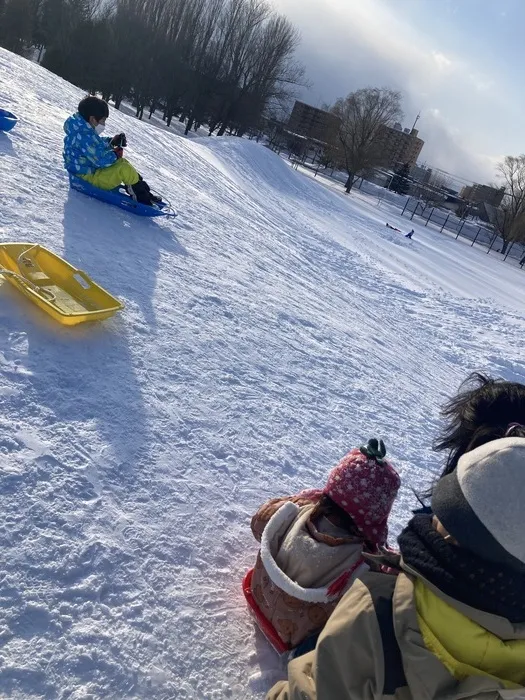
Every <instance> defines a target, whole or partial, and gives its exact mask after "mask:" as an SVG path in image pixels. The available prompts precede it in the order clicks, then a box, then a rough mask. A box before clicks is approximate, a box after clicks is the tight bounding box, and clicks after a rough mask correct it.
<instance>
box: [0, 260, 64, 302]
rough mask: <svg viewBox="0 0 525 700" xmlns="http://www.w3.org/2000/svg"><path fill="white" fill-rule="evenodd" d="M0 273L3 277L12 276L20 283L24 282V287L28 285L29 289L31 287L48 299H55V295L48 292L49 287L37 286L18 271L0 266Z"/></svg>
mask: <svg viewBox="0 0 525 700" xmlns="http://www.w3.org/2000/svg"><path fill="white" fill-rule="evenodd" d="M0 275H3V276H4V277H14V278H15V279H16V280H17V281H18V282H20V284H25V285H26V287H29V289H31V290H32V291H33V292H34V293H35V294H38V295H39V296H41V297H46V296H47V297H48V299H49V301H56V297H55V295H54V294H53V292H50V291H49V289H43V288H42V287H39V286H38V285H37V284H35V283H34V282H31V280H28V279H27V277H24V276H23V275H19V274H18V272H13V271H12V270H7V269H6V268H5V267H0Z"/></svg>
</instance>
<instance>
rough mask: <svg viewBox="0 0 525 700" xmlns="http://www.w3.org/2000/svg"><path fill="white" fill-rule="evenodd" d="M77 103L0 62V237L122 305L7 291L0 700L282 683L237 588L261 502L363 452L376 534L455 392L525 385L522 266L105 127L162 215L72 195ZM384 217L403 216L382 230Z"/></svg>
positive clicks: (190, 144)
mask: <svg viewBox="0 0 525 700" xmlns="http://www.w3.org/2000/svg"><path fill="white" fill-rule="evenodd" d="M81 96H82V93H81V91H80V90H78V89H77V88H75V87H73V86H71V85H69V84H68V83H66V82H64V81H62V80H61V79H59V78H58V77H56V76H54V75H52V74H50V73H48V72H46V71H45V70H43V69H42V68H40V67H38V66H37V65H34V64H31V63H29V62H27V61H25V60H24V59H22V58H19V57H15V56H13V55H12V54H9V53H7V52H5V51H0V106H1V107H4V108H7V109H9V110H11V111H13V112H15V113H16V114H17V115H18V116H19V118H20V122H19V124H18V125H17V127H16V128H15V130H14V131H12V132H11V133H10V134H8V135H6V134H0V164H1V171H0V172H1V185H0V241H4V242H5V241H17V240H18V241H25V240H27V241H32V242H38V243H41V244H43V245H45V246H47V247H49V248H51V249H52V250H54V251H55V252H56V253H58V254H59V255H62V256H64V257H65V258H67V259H68V260H69V261H70V262H71V263H72V264H74V265H76V266H77V267H79V268H81V269H84V270H86V271H87V272H88V274H90V275H91V276H92V277H93V278H94V279H95V280H96V281H97V282H99V283H100V284H102V285H103V286H104V287H106V288H107V289H108V290H110V291H111V292H112V293H114V294H115V295H116V296H118V297H119V298H120V299H121V300H123V301H124V303H125V305H126V308H125V310H124V311H123V312H122V313H120V314H119V315H117V316H115V317H114V318H113V319H112V320H110V321H106V322H104V323H101V324H98V325H91V326H85V327H77V328H73V329H65V328H62V327H60V326H59V325H58V324H56V323H54V322H53V321H52V320H51V319H49V318H48V317H46V316H45V315H44V314H43V313H42V312H41V311H39V310H38V309H37V308H36V307H33V306H32V305H31V304H30V302H29V301H27V300H26V299H25V298H24V297H23V296H22V295H20V294H19V293H18V292H17V291H16V290H15V289H13V288H12V287H11V286H10V285H8V284H7V283H4V284H2V285H1V286H0V489H1V491H0V493H1V505H2V508H1V515H0V557H1V560H2V566H1V568H0V645H1V646H0V697H9V698H31V697H38V698H60V699H62V698H64V699H65V698H71V699H75V700H80V699H84V698H97V699H98V698H101V699H102V698H103V699H108V698H109V699H111V698H148V699H150V698H151V699H159V700H167V699H168V698H170V699H171V698H176V699H177V700H190V699H191V700H203V699H208V698H209V699H212V700H222V699H223V698H232V699H234V700H235V699H239V700H241V699H242V700H251V699H255V698H262V697H263V696H264V692H265V691H266V690H267V689H268V688H269V686H270V685H271V683H272V682H273V681H274V680H276V679H278V678H279V677H282V676H283V674H284V664H283V662H282V661H280V660H279V659H278V658H277V656H276V655H275V654H274V653H273V652H272V651H271V650H270V649H269V648H268V645H267V644H266V642H265V641H264V639H263V638H262V637H261V635H260V633H258V632H257V633H256V632H255V630H254V625H253V623H252V621H251V619H250V617H249V616H248V614H247V611H246V608H245V605H244V600H243V597H242V593H241V587H240V583H241V579H242V577H243V575H244V573H245V571H246V570H247V568H249V567H250V566H251V565H253V563H254V560H255V556H256V552H257V545H256V543H255V541H254V540H253V539H252V536H251V533H250V528H249V523H250V516H251V514H252V513H253V512H254V511H255V509H256V508H257V507H258V506H259V505H260V504H261V503H262V502H263V501H265V499H267V498H269V497H272V496H276V495H284V494H290V493H295V492H297V491H298V490H300V489H301V488H303V487H307V486H319V485H321V484H322V483H323V480H324V478H325V476H326V473H327V471H328V469H329V468H330V467H331V466H332V465H334V464H335V463H336V462H337V460H338V459H339V458H340V457H341V456H342V455H343V454H344V453H345V451H346V450H347V449H349V448H351V447H353V446H356V445H359V444H361V443H362V442H363V441H364V440H366V439H367V438H368V437H370V436H374V435H377V436H381V437H383V438H384V439H385V441H386V443H387V446H388V448H389V454H390V456H391V458H392V460H393V461H394V463H395V464H396V466H397V468H398V470H399V471H400V473H401V474H402V477H403V487H402V491H401V494H400V499H399V501H398V503H397V504H396V506H395V510H394V513H393V516H392V520H391V530H392V533H393V534H395V533H397V532H398V531H399V528H400V527H401V526H402V524H403V523H404V522H405V521H406V519H407V518H408V516H409V511H410V508H411V506H412V505H413V504H414V502H415V500H414V497H413V494H412V491H411V488H412V487H413V488H416V489H418V488H422V487H424V486H426V485H428V483H429V481H430V480H431V478H432V474H433V473H435V472H436V471H437V470H438V469H439V467H440V459H441V458H440V457H439V456H436V455H434V454H433V453H432V451H431V443H432V439H433V438H434V437H435V435H436V432H437V430H438V427H439V410H438V409H439V405H440V404H441V403H442V402H443V400H444V398H445V397H447V396H449V395H450V394H451V393H453V392H454V391H455V390H456V388H457V387H458V385H459V383H460V382H461V380H463V379H464V378H465V376H466V375H467V373H469V372H470V371H472V370H474V369H478V368H481V369H485V370H488V371H489V372H491V373H493V374H496V375H500V376H504V377H506V378H508V379H516V380H520V381H525V376H524V375H525V368H524V364H523V338H524V337H525V323H524V319H523V302H524V294H523V281H524V279H525V278H524V276H523V273H522V272H521V270H519V269H517V268H513V267H511V266H509V265H506V264H505V265H504V264H503V263H501V262H499V261H498V260H496V259H494V258H491V257H490V256H487V255H485V254H484V253H483V251H480V250H476V249H472V248H469V247H468V246H467V245H465V244H464V243H462V242H461V241H454V240H453V239H451V238H450V237H447V236H443V235H440V234H439V233H437V232H436V231H432V230H428V229H424V228H422V227H420V226H418V225H417V224H416V225H415V226H414V228H415V231H416V232H415V235H414V239H413V240H412V241H408V240H406V239H405V238H404V237H403V236H402V234H399V233H396V232H394V231H390V230H388V229H386V227H385V222H386V221H389V222H390V223H391V224H392V225H394V226H397V227H398V228H400V229H402V230H403V231H405V230H408V229H407V226H409V227H410V228H412V224H411V222H407V221H406V220H404V219H402V218H400V217H399V216H397V215H396V213H395V211H394V209H392V208H389V207H388V206H386V205H383V206H381V207H378V206H376V202H375V200H374V199H373V198H366V197H363V196H361V195H359V193H356V194H355V195H354V194H353V195H351V196H350V197H346V196H344V194H342V193H341V192H340V191H339V192H333V191H330V190H329V189H328V188H326V187H325V186H323V185H322V184H321V183H319V182H317V181H314V180H313V179H311V178H308V177H306V176H305V175H304V174H301V173H297V172H295V171H293V170H292V169H291V168H290V167H289V165H288V164H287V163H286V162H285V161H283V160H281V159H280V158H279V157H278V156H276V155H275V154H274V153H272V152H271V151H269V150H268V149H266V148H265V147H263V146H262V145H257V144H255V143H252V142H250V141H247V140H241V139H230V138H223V139H215V138H210V139H204V138H194V139H191V140H189V139H184V138H181V137H180V136H177V135H175V134H174V133H172V132H170V131H169V130H166V129H161V128H158V127H156V126H153V125H152V124H150V123H148V122H147V121H145V122H144V123H141V122H139V121H137V120H135V119H133V118H132V117H129V116H125V115H123V114H121V113H119V112H117V111H112V112H111V116H110V119H108V132H109V133H117V132H119V131H121V130H123V131H125V132H126V134H127V136H128V142H129V144H130V147H129V149H127V156H128V158H129V159H130V160H131V161H132V162H133V163H135V164H136V165H137V167H138V168H139V169H140V171H141V172H142V174H143V175H144V177H145V178H146V179H147V180H148V182H150V183H151V184H152V185H153V186H155V187H156V188H157V189H158V190H160V191H161V192H162V193H163V194H164V195H165V196H166V197H167V198H168V199H169V200H170V201H171V202H172V203H173V204H174V206H175V207H176V209H177V210H178V212H179V218H178V219H176V220H175V221H172V222H168V221H160V222H159V221H144V220H142V219H139V218H138V217H134V216H133V215H131V214H127V213H126V212H123V211H121V210H119V209H117V208H114V207H111V206H109V205H107V204H103V203H101V202H98V201H95V200H93V199H89V198H87V197H86V196H84V195H82V194H79V193H77V192H71V191H70V190H69V187H68V181H67V177H66V174H65V173H64V171H63V169H62V160H61V148H62V137H63V133H62V123H63V121H64V119H65V118H66V117H67V116H68V115H69V114H70V113H71V112H73V111H74V110H75V108H76V104H77V103H78V101H79V98H81ZM397 211H399V210H397Z"/></svg>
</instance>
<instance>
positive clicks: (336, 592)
mask: <svg viewBox="0 0 525 700" xmlns="http://www.w3.org/2000/svg"><path fill="white" fill-rule="evenodd" d="M304 508H308V509H312V506H303V508H299V506H297V505H296V504H295V503H285V504H284V505H283V506H282V507H281V508H279V510H278V511H277V512H276V513H275V514H274V515H273V516H272V517H271V518H270V520H269V521H268V524H267V525H266V527H265V529H264V532H263V536H262V538H261V549H260V557H261V561H262V563H263V566H264V568H265V569H266V572H267V574H268V576H269V577H270V578H271V580H272V581H273V583H274V584H275V585H276V586H278V587H279V588H280V589H281V590H283V591H284V592H285V593H287V594H288V595H290V596H292V597H294V598H297V599H299V600H302V601H304V602H307V603H327V602H330V601H331V600H334V599H335V598H337V597H339V596H340V595H341V593H342V592H343V591H342V590H341V588H339V587H337V586H336V587H335V588H334V582H332V583H331V584H330V585H329V586H322V587H319V588H304V587H303V586H300V585H299V584H298V583H297V582H296V581H293V580H292V579H291V578H290V577H289V576H287V575H286V574H285V572H284V571H283V570H282V569H281V568H280V567H279V566H278V564H277V562H276V561H275V558H274V556H273V554H272V548H271V544H272V541H273V540H274V539H276V538H280V537H282V535H284V533H285V532H286V530H287V529H288V527H289V526H290V525H291V523H293V521H294V520H295V519H296V518H297V516H298V515H299V513H300V512H301V510H304ZM317 534H318V536H320V537H323V538H324V537H328V536H327V535H322V534H321V533H319V532H318V533H317ZM330 539H331V540H335V539H336V538H330ZM319 541H324V540H319ZM360 568H363V569H366V568H367V567H366V564H363V563H362V561H361V560H359V561H358V562H357V565H356V566H355V567H354V569H353V570H352V571H351V572H349V575H348V576H347V577H346V579H345V583H347V582H349V581H350V578H351V575H354V574H356V573H357V571H358V570H359V569H360ZM350 574H351V575H350ZM343 590H344V587H343Z"/></svg>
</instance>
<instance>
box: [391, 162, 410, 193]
mask: <svg viewBox="0 0 525 700" xmlns="http://www.w3.org/2000/svg"><path fill="white" fill-rule="evenodd" d="M409 178H410V165H409V164H408V163H405V164H404V165H402V166H401V167H400V168H398V170H396V174H395V175H394V177H393V178H392V182H391V183H390V186H389V188H388V189H389V190H393V191H394V192H397V193H398V194H408V190H409V189H410V180H409Z"/></svg>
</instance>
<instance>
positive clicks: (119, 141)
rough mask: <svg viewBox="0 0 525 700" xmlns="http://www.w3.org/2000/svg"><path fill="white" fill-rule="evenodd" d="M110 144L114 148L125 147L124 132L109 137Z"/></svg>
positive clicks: (126, 143) (126, 142)
mask: <svg viewBox="0 0 525 700" xmlns="http://www.w3.org/2000/svg"><path fill="white" fill-rule="evenodd" d="M111 145H112V146H114V147H115V148H126V146H127V145H128V141H127V139H126V134H117V135H116V136H113V138H112V139H111Z"/></svg>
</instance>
